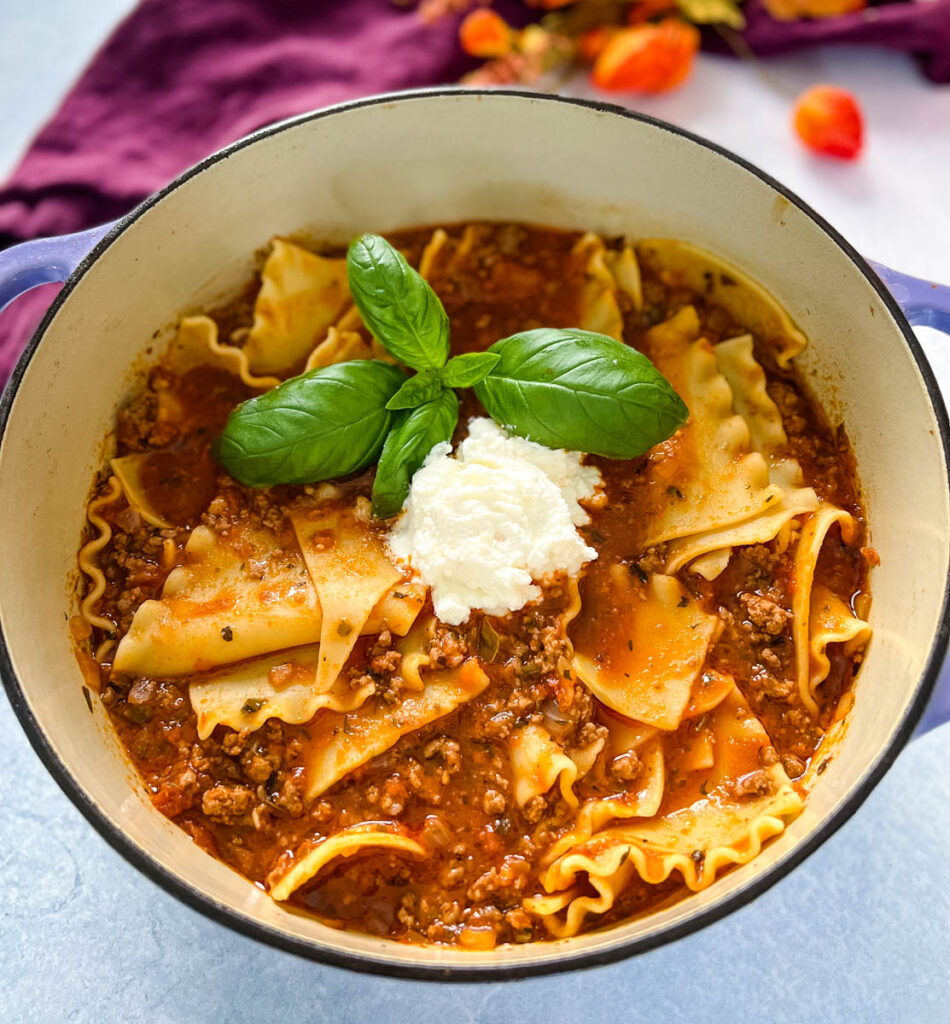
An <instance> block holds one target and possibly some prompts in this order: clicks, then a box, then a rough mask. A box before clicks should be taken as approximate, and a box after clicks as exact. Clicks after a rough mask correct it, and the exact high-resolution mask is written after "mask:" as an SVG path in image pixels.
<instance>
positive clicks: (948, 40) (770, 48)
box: [703, 0, 950, 82]
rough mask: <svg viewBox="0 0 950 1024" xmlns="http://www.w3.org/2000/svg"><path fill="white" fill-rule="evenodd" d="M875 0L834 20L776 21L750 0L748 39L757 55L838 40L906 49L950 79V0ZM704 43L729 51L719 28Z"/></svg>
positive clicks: (934, 75) (758, 0) (934, 74)
mask: <svg viewBox="0 0 950 1024" xmlns="http://www.w3.org/2000/svg"><path fill="white" fill-rule="evenodd" d="M871 2H872V4H874V6H869V7H866V8H864V10H861V11H854V12H853V13H851V14H840V15H837V16H836V17H833V18H817V19H810V18H803V19H801V20H799V21H776V20H775V19H774V18H773V17H772V16H771V15H770V14H769V12H768V11H767V10H766V8H765V4H764V3H763V0H747V2H746V3H745V4H744V5H743V8H742V10H743V13H744V14H745V18H746V27H745V29H744V31H743V32H742V38H743V39H744V40H745V43H746V45H747V46H748V47H749V49H750V50H751V51H752V52H753V53H754V54H755V55H756V56H757V57H772V56H774V55H775V54H779V53H790V52H791V51H793V50H801V49H804V48H806V47H809V46H831V45H838V44H847V45H854V46H882V47H886V48H888V49H891V50H902V51H904V52H906V53H912V54H914V56H916V57H917V59H918V60H919V61H920V63H921V66H922V67H923V70H924V73H925V74H926V75H927V77H928V78H930V79H931V80H932V81H934V82H950V0H910V2H904V3H902V2H897V3H880V2H878V3H875V2H874V0H871ZM703 44H704V46H706V47H707V48H709V49H713V50H728V49H729V48H728V46H727V44H726V43H725V42H724V41H723V39H722V38H721V37H719V36H718V35H717V34H716V33H715V32H706V33H704V38H703Z"/></svg>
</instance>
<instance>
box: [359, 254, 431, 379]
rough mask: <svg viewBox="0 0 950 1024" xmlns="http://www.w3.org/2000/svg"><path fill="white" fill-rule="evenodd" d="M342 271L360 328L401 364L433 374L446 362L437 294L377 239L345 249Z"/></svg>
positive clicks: (397, 255) (401, 258)
mask: <svg viewBox="0 0 950 1024" xmlns="http://www.w3.org/2000/svg"><path fill="white" fill-rule="evenodd" d="M346 272H347V275H348V277H349V281H350V291H351V292H352V294H353V300H354V302H355V303H356V306H357V308H358V309H359V311H360V314H361V316H362V317H363V321H364V323H365V324H366V326H367V327H368V328H369V329H370V330H371V331H372V332H373V334H374V335H375V337H376V338H377V339H378V340H379V342H380V343H381V344H382V345H383V346H385V348H386V349H387V351H389V352H391V353H392V355H394V356H395V357H396V358H397V359H398V360H399V361H400V362H401V363H405V364H406V366H411V367H412V368H413V369H414V370H425V369H433V370H437V369H439V367H440V366H442V365H443V364H444V363H445V361H446V359H448V357H449V318H448V316H447V315H446V312H445V310H444V309H443V308H442V303H441V302H440V301H439V297H438V295H436V294H435V292H434V291H433V290H432V289H431V288H430V287H429V285H428V284H426V282H425V280H423V278H422V277H420V276H419V274H417V273H416V271H415V270H413V269H412V267H410V266H409V264H408V263H407V262H406V259H405V257H404V256H403V255H402V253H401V252H399V251H398V250H397V249H394V248H393V247H392V246H391V245H390V244H389V242H387V241H386V239H385V238H381V237H380V236H379V235H363V236H362V237H361V238H358V239H357V240H356V241H355V242H353V243H352V244H351V245H350V248H349V250H348V252H347V254H346Z"/></svg>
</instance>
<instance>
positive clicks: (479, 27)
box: [459, 7, 514, 58]
mask: <svg viewBox="0 0 950 1024" xmlns="http://www.w3.org/2000/svg"><path fill="white" fill-rule="evenodd" d="M459 40H460V41H461V43H462V49H463V50H464V51H465V52H466V53H467V54H468V55H469V56H471V57H483V58H488V57H504V56H505V55H506V54H508V53H510V52H511V50H512V48H513V46H514V32H513V31H512V30H511V28H510V27H509V26H508V24H507V23H506V22H505V20H504V18H502V17H501V15H499V14H497V13H496V12H495V11H490V10H487V9H486V8H484V7H480V8H479V9H478V10H476V11H472V12H471V14H468V15H466V16H465V20H464V21H463V22H462V24H461V25H460V26H459Z"/></svg>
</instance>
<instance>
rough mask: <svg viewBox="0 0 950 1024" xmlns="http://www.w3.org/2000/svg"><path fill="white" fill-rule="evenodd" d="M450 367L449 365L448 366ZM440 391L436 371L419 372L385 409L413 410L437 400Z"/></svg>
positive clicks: (440, 381) (440, 383)
mask: <svg viewBox="0 0 950 1024" xmlns="http://www.w3.org/2000/svg"><path fill="white" fill-rule="evenodd" d="M450 365H451V364H450ZM441 391H442V380H441V378H440V376H439V371H438V370H420V371H419V372H418V373H417V374H416V375H415V376H414V377H410V378H409V380H407V381H406V383H405V384H403V386H402V387H401V388H400V389H399V390H398V391H397V392H396V393H395V394H394V395H393V397H392V398H390V400H389V401H388V402H387V403H386V408H387V409H415V408H416V406H419V405H422V404H423V402H431V401H432V399H433V398H438V397H439V394H440V393H441Z"/></svg>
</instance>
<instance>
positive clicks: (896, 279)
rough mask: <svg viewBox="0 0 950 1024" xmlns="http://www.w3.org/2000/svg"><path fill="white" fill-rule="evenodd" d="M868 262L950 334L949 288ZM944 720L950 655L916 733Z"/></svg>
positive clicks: (914, 312)
mask: <svg viewBox="0 0 950 1024" xmlns="http://www.w3.org/2000/svg"><path fill="white" fill-rule="evenodd" d="M868 262H870V263H871V266H872V267H873V268H874V270H875V272H876V273H877V275H878V277H880V279H881V280H882V281H883V282H884V283H885V284H886V285H887V287H888V290H889V291H890V292H891V294H892V295H893V296H894V298H895V299H896V300H897V304H898V306H900V307H901V309H902V310H903V312H904V316H906V317H907V319H908V321H909V322H910V323H911V324H912V325H913V326H914V327H935V328H936V329H937V330H938V331H944V332H946V333H947V334H950V288H948V287H947V286H946V285H943V284H936V283H934V282H933V281H924V280H921V279H920V278H919V277H911V276H910V275H909V274H902V273H900V272H899V271H897V270H891V268H890V267H886V266H884V265H883V264H882V263H875V262H873V261H870V260H869V261H868ZM944 722H950V659H948V660H947V661H946V662H945V663H944V666H943V668H942V669H941V671H940V675H939V676H938V677H937V685H936V686H935V687H934V692H933V694H932V695H931V698H930V703H929V704H928V705H927V707H926V709H925V710H924V714H923V717H922V718H921V720H920V724H919V725H918V726H917V731H916V733H914V735H915V736H922V735H923V734H924V733H926V732H930V730H931V729H936V728H937V726H938V725H943V724H944Z"/></svg>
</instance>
